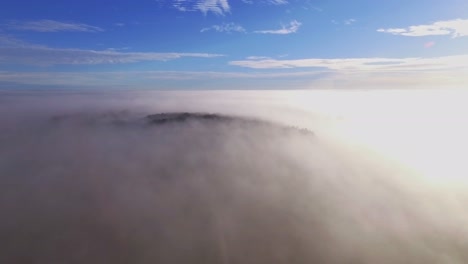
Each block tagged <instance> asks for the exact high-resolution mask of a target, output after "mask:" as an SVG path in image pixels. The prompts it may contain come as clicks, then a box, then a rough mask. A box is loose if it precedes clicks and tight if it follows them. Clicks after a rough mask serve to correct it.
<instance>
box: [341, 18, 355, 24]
mask: <svg viewBox="0 0 468 264" xmlns="http://www.w3.org/2000/svg"><path fill="white" fill-rule="evenodd" d="M356 21H357V20H356V19H354V18H350V19H346V20H345V21H344V24H345V25H351V24H354V23H356Z"/></svg>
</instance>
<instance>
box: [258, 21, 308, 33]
mask: <svg viewBox="0 0 468 264" xmlns="http://www.w3.org/2000/svg"><path fill="white" fill-rule="evenodd" d="M301 25H302V23H301V22H299V21H297V20H293V21H291V22H290V23H289V27H286V26H283V27H282V28H281V29H274V30H257V31H254V33H259V34H278V35H287V34H292V33H296V32H297V31H298V30H299V28H300V27H301Z"/></svg>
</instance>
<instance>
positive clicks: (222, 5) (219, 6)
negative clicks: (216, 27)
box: [171, 0, 231, 15]
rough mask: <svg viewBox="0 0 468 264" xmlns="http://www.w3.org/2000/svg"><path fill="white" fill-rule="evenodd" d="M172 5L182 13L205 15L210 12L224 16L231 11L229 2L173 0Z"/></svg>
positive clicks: (226, 0) (220, 0)
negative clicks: (194, 12) (196, 12)
mask: <svg viewBox="0 0 468 264" xmlns="http://www.w3.org/2000/svg"><path fill="white" fill-rule="evenodd" d="M171 4H172V6H173V7H174V8H176V9H177V10H179V11H182V12H192V11H199V12H202V13H203V14H205V15H206V14H207V13H209V12H211V13H214V14H217V15H224V14H225V13H229V12H230V10H231V7H230V6H229V2H228V0H172V1H171Z"/></svg>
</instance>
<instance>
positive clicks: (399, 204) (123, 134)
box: [0, 91, 468, 264]
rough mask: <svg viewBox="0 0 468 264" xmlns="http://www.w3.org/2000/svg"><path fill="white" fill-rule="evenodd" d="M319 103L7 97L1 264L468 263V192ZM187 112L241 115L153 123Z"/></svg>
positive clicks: (0, 168) (150, 96) (224, 96)
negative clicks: (337, 122)
mask: <svg viewBox="0 0 468 264" xmlns="http://www.w3.org/2000/svg"><path fill="white" fill-rule="evenodd" d="M305 95H306V94H304V93H301V94H297V97H295V96H292V97H291V95H290V94H288V93H284V92H278V93H258V92H253V91H250V92H244V93H240V92H199V93H195V92H184V93H161V92H159V93H129V92H116V93H103V92H94V93H88V94H86V93H76V92H69V93H57V92H55V93H51V92H46V91H45V92H43V93H41V96H37V94H36V95H34V94H32V95H31V94H27V93H15V92H3V93H2V96H1V97H0V100H1V104H0V110H1V111H0V113H1V114H0V128H1V131H2V133H0V183H1V184H0V210H1V212H2V218H1V219H0V233H1V234H2V238H3V239H2V240H1V241H0V246H1V248H2V250H1V251H0V261H1V262H4V263H20V262H28V263H50V262H54V261H56V260H60V261H64V262H67V263H70V262H76V263H201V262H203V263H343V262H347V261H350V260H352V261H357V262H359V263H384V264H385V263H395V262H399V263H408V262H415V263H428V262H444V261H448V262H451V263H463V262H466V261H467V260H468V254H467V253H466V252H467V251H466V242H467V238H468V230H467V229H466V228H465V226H466V225H465V223H466V217H467V215H468V212H467V211H466V209H465V207H463V206H462V205H463V204H465V203H466V201H468V197H466V191H465V189H464V188H465V187H464V185H462V184H458V185H457V187H456V188H454V187H453V186H451V185H444V184H437V185H431V184H430V183H429V182H426V181H424V180H423V179H422V178H420V177H419V176H417V175H415V174H414V173H413V172H412V171H411V170H409V169H407V168H405V167H404V166H401V164H398V163H396V162H394V161H391V160H389V159H385V158H384V157H383V156H380V155H379V154H377V153H375V152H372V151H369V150H367V149H366V148H362V147H359V146H358V145H355V144H354V143H352V142H349V141H343V139H340V138H336V137H334V136H333V135H332V134H331V133H326V131H330V130H329V128H327V127H326V126H327V125H326V124H327V122H328V121H327V122H321V121H320V120H321V119H320V118H317V116H316V115H315V114H312V113H311V112H307V113H305V112H304V110H305V109H302V108H295V107H297V106H300V105H296V106H294V107H293V108H294V109H295V110H293V108H291V106H292V105H289V106H288V105H287V104H285V102H286V101H288V102H292V101H291V100H292V99H293V98H297V99H298V100H300V99H304V98H305V97H304V96H305ZM388 95H389V94H386V95H384V97H385V98H387V99H388V98H392V97H391V96H388ZM329 96H331V94H328V93H325V94H320V93H317V94H315V96H313V97H310V98H312V101H314V102H315V103H317V104H320V103H322V105H323V106H324V107H329V108H330V109H334V110H339V108H337V106H342V105H343V104H342V103H341V104H340V103H339V102H340V101H339V98H340V97H329ZM374 96H375V95H374ZM310 98H309V99H310ZM313 98H321V99H318V100H313ZM324 98H335V100H338V101H336V103H337V104H335V107H332V106H330V104H329V102H330V101H326V100H325V101H324V100H323V99H324ZM359 98H362V95H359ZM368 98H369V97H368ZM371 98H372V97H371ZM439 98H440V96H439ZM306 101H307V102H308V105H310V100H306ZM326 102H328V104H326ZM368 103H370V104H373V103H375V102H373V101H369V102H368ZM363 105H365V104H360V106H361V107H362V106H363ZM379 105H380V104H379ZM399 107H401V105H399ZM353 109H355V110H357V109H356V108H355V107H354V108H353ZM405 109H406V108H405ZM6 110H8V111H6ZM345 110H346V109H343V111H344V112H343V113H349V111H345ZM361 110H364V109H360V111H361ZM174 111H190V112H205V113H220V115H229V116H236V117H238V118H234V119H232V120H231V121H229V122H217V121H216V120H211V119H207V120H204V119H202V120H199V119H193V120H192V119H185V120H179V121H178V122H162V123H160V122H157V123H151V122H148V118H147V116H148V115H149V114H154V113H162V112H174ZM301 112H302V114H301ZM352 113H358V111H354V112H352ZM379 113H380V114H381V112H379ZM373 114H374V115H376V114H377V112H375V111H374V112H373ZM314 116H315V118H314ZM158 117H159V119H160V118H161V117H164V116H158ZM382 117H384V116H382ZM153 118H154V116H153ZM246 118H249V119H250V118H262V119H264V120H269V122H275V123H276V124H278V125H268V126H264V125H261V124H263V123H260V125H259V123H249V122H247V123H246V122H243V121H242V120H246ZM159 119H158V120H159ZM150 120H154V119H150ZM305 120H308V121H305ZM382 120H387V118H384V119H382ZM322 121H326V120H322ZM280 124H287V125H289V126H298V127H307V128H309V129H311V130H312V131H314V132H317V133H314V135H309V134H303V133H299V130H296V129H292V130H283V129H282V127H283V125H280ZM379 127H383V126H382V125H379ZM395 135H396V134H395ZM390 139H391V138H389V140H390ZM436 141H437V140H436V139H433V140H432V142H436ZM444 155H446V154H444ZM444 179H447V178H444ZM443 182H444V183H446V182H445V180H443ZM455 197H456V198H455Z"/></svg>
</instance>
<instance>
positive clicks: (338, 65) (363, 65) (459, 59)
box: [229, 55, 468, 71]
mask: <svg viewBox="0 0 468 264" xmlns="http://www.w3.org/2000/svg"><path fill="white" fill-rule="evenodd" d="M229 64H230V65H234V66H240V67H246V68H253V69H289V68H324V69H329V70H341V71H366V70H367V71H408V70H414V71H420V70H438V69H465V70H466V69H468V55H458V56H445V57H435V58H349V59H342V58H340V59H317V58H313V59H298V60H275V59H265V60H240V61H231V62H229Z"/></svg>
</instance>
